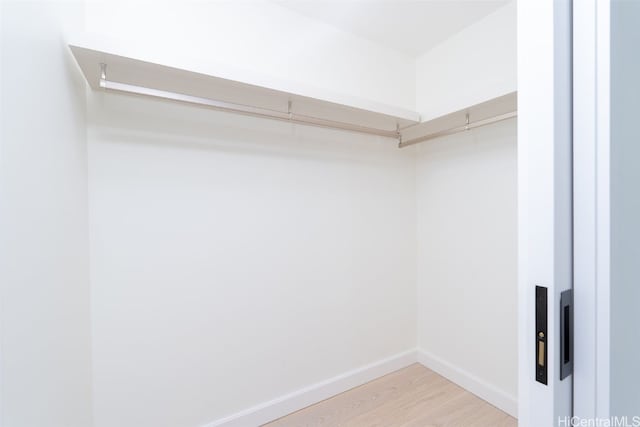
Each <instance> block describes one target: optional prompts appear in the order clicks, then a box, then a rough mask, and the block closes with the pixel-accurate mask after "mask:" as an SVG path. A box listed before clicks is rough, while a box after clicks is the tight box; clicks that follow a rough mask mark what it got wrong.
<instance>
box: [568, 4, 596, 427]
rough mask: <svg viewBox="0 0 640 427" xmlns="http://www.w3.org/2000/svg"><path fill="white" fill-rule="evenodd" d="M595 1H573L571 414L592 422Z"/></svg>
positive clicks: (594, 242) (594, 407)
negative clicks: (572, 333)
mask: <svg viewBox="0 0 640 427" xmlns="http://www.w3.org/2000/svg"><path fill="white" fill-rule="evenodd" d="M596 65H597V64H596V0H581V1H578V2H573V230H574V231H573V269H574V271H573V277H574V279H573V282H574V283H573V295H574V297H573V301H574V305H575V310H574V324H575V328H574V332H575V335H574V348H575V351H574V354H577V355H580V357H576V358H575V360H574V361H573V415H574V416H577V417H580V418H582V419H592V418H596V396H597V393H598V392H597V390H598V387H597V383H596V372H597V369H596V368H597V367H596V352H597V348H598V342H597V334H596V325H597V316H596V307H597V306H598V298H597V293H596V292H597V277H596V273H597V268H596V253H597V252H596V250H597V244H596V240H597V239H596V230H597V211H596V197H597V194H596V193H597V191H596V159H597V156H596V111H597V98H596Z"/></svg>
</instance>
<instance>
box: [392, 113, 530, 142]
mask: <svg viewBox="0 0 640 427" xmlns="http://www.w3.org/2000/svg"><path fill="white" fill-rule="evenodd" d="M517 116H518V111H510V112H508V113H504V114H499V115H497V116H493V117H489V118H487V119H483V120H478V121H475V122H472V123H469V115H468V114H467V123H466V124H464V125H462V126H456V127H453V128H449V129H445V130H442V131H439V132H434V133H430V134H428V135H424V136H419V137H417V138H414V139H409V140H407V141H402V140H400V142H399V143H398V147H399V148H404V147H408V146H410V145H414V144H418V143H420V142H425V141H429V140H430V139H435V138H440V137H442V136H447V135H453V134H455V133H459V132H464V131H467V130H471V129H475V128H479V127H482V126H486V125H490V124H492V123H497V122H501V121H503V120H507V119H510V118H512V117H517Z"/></svg>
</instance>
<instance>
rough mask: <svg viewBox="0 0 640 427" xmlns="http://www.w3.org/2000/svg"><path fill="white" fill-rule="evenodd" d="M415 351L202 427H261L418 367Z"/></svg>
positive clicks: (384, 360)
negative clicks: (390, 375) (381, 379)
mask: <svg viewBox="0 0 640 427" xmlns="http://www.w3.org/2000/svg"><path fill="white" fill-rule="evenodd" d="M416 361H417V358H416V350H410V351H406V352H404V353H400V354H396V355H395V356H392V357H389V358H387V359H383V360H379V361H377V362H374V363H371V364H369V365H366V366H362V367H360V368H357V369H354V370H352V371H349V372H345V373H343V374H341V375H338V376H336V377H333V378H330V379H328V380H325V381H322V382H319V383H316V384H313V385H310V386H308V387H305V388H302V389H300V390H296V391H294V392H292V393H289V394H286V395H284V396H280V397H278V398H276V399H273V400H271V401H269V402H264V403H261V404H259V405H256V406H254V407H252V408H249V409H246V410H244V411H241V412H238V413H235V414H233V415H229V416H227V417H224V418H221V419H219V420H216V421H213V422H211V423H209V424H206V425H204V426H202V427H247V426H259V425H262V424H265V423H268V422H269V421H273V420H275V419H278V418H280V417H283V416H285V415H287V414H290V413H292V412H295V411H298V410H300V409H302V408H306V407H307V406H309V405H313V404H314V403H318V402H320V401H322V400H325V399H328V398H329V397H332V396H335V395H336V394H339V393H343V392H345V391H347V390H350V389H352V388H354V387H357V386H359V385H362V384H364V383H367V382H369V381H371V380H374V379H376V378H379V377H381V376H383V375H387V374H390V373H391V372H394V371H397V370H398V369H402V368H405V367H407V366H409V365H411V364H413V363H416Z"/></svg>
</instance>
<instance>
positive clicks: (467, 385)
mask: <svg viewBox="0 0 640 427" xmlns="http://www.w3.org/2000/svg"><path fill="white" fill-rule="evenodd" d="M417 358H418V363H420V364H422V365H423V366H425V367H426V368H429V369H431V370H432V371H434V372H437V373H438V374H440V375H442V376H443V377H445V378H446V379H448V380H449V381H452V382H454V383H456V384H458V385H459V386H460V387H462V388H464V389H465V390H467V391H469V392H471V393H473V394H475V395H476V396H478V397H479V398H480V399H482V400H485V401H487V402H488V403H490V404H492V405H493V406H495V407H496V408H498V409H500V410H502V411H504V412H506V413H507V414H509V415H511V416H512V417H514V418H517V417H518V399H517V398H516V397H515V396H512V395H510V394H509V393H507V392H505V391H503V390H500V389H499V388H497V387H495V386H494V385H492V384H489V383H488V382H486V381H484V380H482V379H480V378H478V377H476V376H475V375H473V374H471V373H469V372H467V371H465V370H464V369H461V368H459V367H457V366H454V365H452V364H451V363H449V362H446V361H445V360H443V359H440V358H439V357H437V356H435V355H433V354H431V353H428V352H426V351H423V350H418V355H417Z"/></svg>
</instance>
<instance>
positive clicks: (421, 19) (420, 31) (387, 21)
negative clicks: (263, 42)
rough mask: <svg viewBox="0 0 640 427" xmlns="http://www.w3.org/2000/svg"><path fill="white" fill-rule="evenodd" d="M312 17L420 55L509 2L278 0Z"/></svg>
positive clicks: (492, 0)
mask: <svg viewBox="0 0 640 427" xmlns="http://www.w3.org/2000/svg"><path fill="white" fill-rule="evenodd" d="M273 1H274V2H275V3H277V4H279V5H281V6H284V7H286V8H288V9H291V10H293V11H295V12H298V13H300V14H302V15H305V16H307V17H309V18H312V19H316V20H318V21H322V22H325V23H327V24H330V25H333V26H334V27H337V28H339V29H341V30H343V31H347V32H349V33H352V34H356V35H358V36H361V37H364V38H366V39H369V40H371V41H372V42H375V43H379V44H382V45H385V46H387V47H390V48H392V49H396V50H400V51H403V52H405V53H408V54H409V55H412V56H418V55H420V54H422V53H424V52H426V51H428V50H429V49H431V48H432V47H434V46H435V45H437V44H438V43H440V42H442V41H444V40H446V39H447V38H449V37H450V36H452V35H454V34H455V33H457V32H459V31H460V30H462V29H463V28H465V27H467V26H469V25H471V24H473V23H474V22H476V21H478V20H480V19H481V18H483V17H485V16H486V15H488V14H490V13H491V12H493V11H494V10H496V9H498V8H499V7H500V6H503V5H504V4H506V3H508V0H273Z"/></svg>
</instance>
